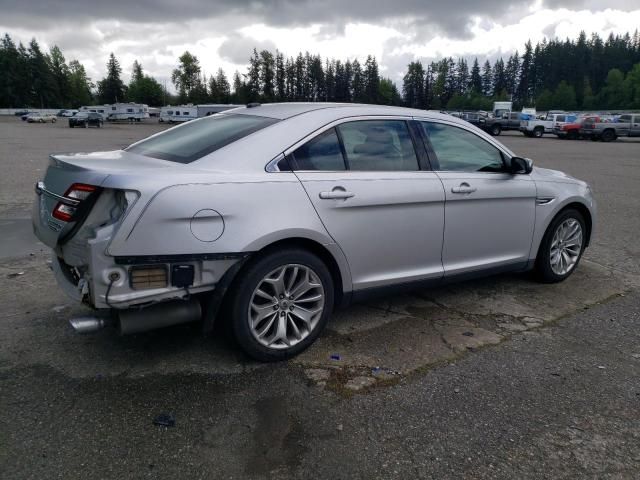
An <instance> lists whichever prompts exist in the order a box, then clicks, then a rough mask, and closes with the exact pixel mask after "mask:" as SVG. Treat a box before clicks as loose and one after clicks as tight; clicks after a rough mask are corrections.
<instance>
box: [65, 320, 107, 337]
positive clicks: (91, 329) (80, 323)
mask: <svg viewBox="0 0 640 480" xmlns="http://www.w3.org/2000/svg"><path fill="white" fill-rule="evenodd" d="M69 323H70V324H71V326H72V327H73V329H74V330H75V331H76V333H80V334H88V333H95V332H97V331H99V330H102V329H103V328H104V326H105V321H104V319H103V318H97V317H78V318H72V319H71V320H69Z"/></svg>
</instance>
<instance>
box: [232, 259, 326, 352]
mask: <svg viewBox="0 0 640 480" xmlns="http://www.w3.org/2000/svg"><path fill="white" fill-rule="evenodd" d="M288 264H297V265H303V266H306V267H308V268H310V269H311V270H313V272H314V273H315V274H316V275H317V276H318V278H319V279H320V282H321V283H322V287H323V290H324V295H325V303H324V309H323V311H322V314H321V316H320V318H319V319H318V321H317V323H316V325H315V327H314V329H313V330H312V331H311V332H309V334H308V335H307V337H305V338H304V339H302V340H300V341H299V342H298V343H296V344H295V345H293V346H291V347H289V348H282V349H274V348H270V347H267V346H265V345H262V344H261V343H260V342H259V341H258V340H257V339H256V338H255V337H254V336H253V333H252V332H251V329H250V327H249V306H250V304H251V299H252V296H253V292H254V291H255V290H256V288H257V287H258V285H259V284H260V282H262V280H263V279H264V278H265V277H266V276H267V275H268V274H269V273H270V272H272V271H273V270H275V269H277V268H278V267H281V266H284V265H288ZM333 289H334V286H333V280H332V278H331V273H330V272H329V269H328V268H327V266H326V265H325V264H324V262H323V261H322V260H320V259H319V258H318V257H317V256H315V255H313V254H312V253H310V252H308V251H306V250H303V249H298V248H287V249H284V250H280V251H272V252H270V253H267V254H264V255H262V256H260V257H258V258H256V259H255V260H254V261H252V262H251V263H250V264H248V265H246V266H245V267H244V268H243V269H242V270H241V271H240V272H239V273H238V275H237V277H236V279H235V280H234V282H233V284H232V285H231V287H230V288H229V297H228V298H227V299H225V300H226V302H225V303H226V311H227V313H228V321H229V322H231V325H230V329H229V330H230V331H231V333H232V334H233V337H234V339H235V340H236V342H237V343H238V345H239V346H240V348H241V349H242V350H243V351H244V352H245V353H246V354H247V355H249V356H250V357H252V358H254V359H256V360H259V361H262V362H274V361H280V360H286V359H288V358H291V357H293V356H295V355H298V354H299V353H301V352H302V351H303V350H305V349H306V348H307V347H309V346H310V345H311V344H312V343H313V342H314V341H315V340H316V339H317V338H318V336H319V335H320V333H321V332H322V330H323V329H324V327H325V326H326V324H327V321H328V320H329V316H330V315H331V312H332V310H333V300H334V290H333Z"/></svg>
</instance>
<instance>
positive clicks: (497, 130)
mask: <svg viewBox="0 0 640 480" xmlns="http://www.w3.org/2000/svg"><path fill="white" fill-rule="evenodd" d="M501 132H502V127H501V126H500V124H499V123H496V124H494V125H491V128H490V129H489V133H490V134H491V135H493V136H494V137H497V136H498V135H500V133H501Z"/></svg>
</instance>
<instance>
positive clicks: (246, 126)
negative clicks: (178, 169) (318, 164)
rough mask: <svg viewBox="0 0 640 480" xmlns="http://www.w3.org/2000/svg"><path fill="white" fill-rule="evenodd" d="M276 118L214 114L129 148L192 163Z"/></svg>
mask: <svg viewBox="0 0 640 480" xmlns="http://www.w3.org/2000/svg"><path fill="white" fill-rule="evenodd" d="M277 121H278V120H276V119H275V118H267V117H258V116H253V115H212V116H210V117H206V118H203V119H202V120H196V121H192V122H190V123H187V124H185V125H182V126H180V127H175V128H171V129H169V130H166V131H164V132H162V133H159V134H158V135H154V136H153V137H150V138H148V139H146V140H142V141H141V142H138V143H135V144H133V145H131V146H130V147H129V148H127V149H126V150H127V151H128V152H133V153H138V154H140V155H145V156H147V157H153V158H159V159H161V160H169V161H171V162H178V163H191V162H193V161H195V160H198V159H199V158H202V157H203V156H205V155H207V154H209V153H211V152H214V151H216V150H218V149H219V148H222V147H224V146H225V145H228V144H230V143H232V142H235V141H236V140H239V139H241V138H243V137H246V136H247V135H250V134H251V133H254V132H257V131H258V130H262V129H263V128H265V127H268V126H269V125H273V124H274V123H276V122H277Z"/></svg>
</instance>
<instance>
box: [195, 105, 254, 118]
mask: <svg viewBox="0 0 640 480" xmlns="http://www.w3.org/2000/svg"><path fill="white" fill-rule="evenodd" d="M196 107H198V118H202V117H208V116H209V115H213V114H214V113H220V112H224V111H225V110H231V109H232V108H238V107H244V105H233V104H224V103H212V104H206V105H202V104H201V105H196Z"/></svg>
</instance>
